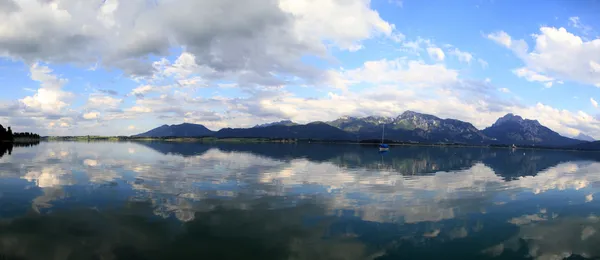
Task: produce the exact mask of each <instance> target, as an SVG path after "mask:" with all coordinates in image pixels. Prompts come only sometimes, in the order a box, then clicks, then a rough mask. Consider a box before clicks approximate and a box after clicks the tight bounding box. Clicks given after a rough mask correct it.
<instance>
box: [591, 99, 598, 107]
mask: <svg viewBox="0 0 600 260" xmlns="http://www.w3.org/2000/svg"><path fill="white" fill-rule="evenodd" d="M590 102H592V106H594V107H596V108H597V107H598V102H597V101H596V100H595V99H594V98H590Z"/></svg>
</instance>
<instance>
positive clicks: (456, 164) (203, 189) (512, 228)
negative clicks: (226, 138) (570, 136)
mask: <svg viewBox="0 0 600 260" xmlns="http://www.w3.org/2000/svg"><path fill="white" fill-rule="evenodd" d="M0 156H2V157H1V158H0V259H563V258H569V259H585V258H597V257H600V247H598V244H599V243H600V233H599V232H598V231H600V202H599V201H598V200H596V199H595V198H596V193H597V192H598V191H599V190H600V185H599V184H600V153H591V152H587V153H586V152H570V151H550V150H524V149H516V150H509V149H490V148H450V147H417V146H403V147H392V148H391V150H390V152H388V153H385V154H380V153H378V151H377V147H376V146H359V145H324V144H215V145H209V144H197V143H166V142H162V143H161V142H139V143H129V142H121V143H118V142H93V143H84V142H42V143H40V144H39V145H35V146H30V147H13V148H12V151H11V153H10V154H9V152H8V151H7V150H5V151H0ZM3 257H4V258H3Z"/></svg>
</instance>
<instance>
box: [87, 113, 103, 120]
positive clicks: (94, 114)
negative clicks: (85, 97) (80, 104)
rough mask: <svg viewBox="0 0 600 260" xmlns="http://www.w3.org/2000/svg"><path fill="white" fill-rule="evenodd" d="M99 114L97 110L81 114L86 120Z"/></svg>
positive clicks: (95, 117) (96, 117)
mask: <svg viewBox="0 0 600 260" xmlns="http://www.w3.org/2000/svg"><path fill="white" fill-rule="evenodd" d="M99 116H100V113H98V112H89V113H85V114H83V118H84V119H86V120H91V119H98V117H99Z"/></svg>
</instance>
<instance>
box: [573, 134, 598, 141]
mask: <svg viewBox="0 0 600 260" xmlns="http://www.w3.org/2000/svg"><path fill="white" fill-rule="evenodd" d="M573 139H577V140H581V141H588V142H594V141H596V139H594V138H593V137H591V136H589V135H586V134H584V133H579V134H578V135H577V136H575V137H573Z"/></svg>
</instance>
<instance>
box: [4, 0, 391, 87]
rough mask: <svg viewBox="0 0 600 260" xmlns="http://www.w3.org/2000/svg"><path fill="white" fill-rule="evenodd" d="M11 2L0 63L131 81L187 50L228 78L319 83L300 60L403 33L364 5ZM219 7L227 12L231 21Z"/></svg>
mask: <svg viewBox="0 0 600 260" xmlns="http://www.w3.org/2000/svg"><path fill="white" fill-rule="evenodd" d="M11 3H13V6H14V8H12V9H11V12H10V14H5V13H1V14H0V16H1V17H0V19H1V20H2V21H3V26H2V27H0V38H2V39H3V40H2V42H1V43H0V56H4V57H10V58H14V59H23V60H26V61H28V62H32V61H37V60H43V61H47V62H52V63H59V62H60V63H77V64H86V65H88V66H89V65H94V66H95V65H96V64H100V65H101V66H103V67H108V68H112V67H117V68H120V69H122V70H124V71H125V72H126V73H128V74H133V75H146V76H147V75H151V74H152V73H153V67H152V64H151V63H150V62H149V61H148V59H147V57H148V56H149V55H155V56H167V55H168V54H169V49H170V48H177V47H180V46H185V48H186V50H187V52H189V53H192V54H194V56H195V57H196V60H195V62H196V63H197V65H199V66H204V67H207V68H210V69H213V70H216V71H219V72H224V73H225V74H226V75H230V74H239V73H245V74H251V75H255V76H261V77H267V78H273V76H269V73H272V72H274V73H275V74H280V75H283V74H293V75H296V76H302V77H308V78H314V77H318V72H317V71H315V70H314V69H312V68H311V67H309V66H307V65H305V64H304V63H302V62H301V60H300V59H301V58H302V57H304V56H307V55H309V56H310V55H313V56H319V57H326V56H328V49H329V48H332V47H333V48H339V49H343V50H353V49H354V50H355V49H356V48H357V46H361V42H362V41H363V40H365V39H369V38H372V37H378V36H383V37H392V38H396V39H397V38H398V36H399V35H401V34H400V33H397V32H395V29H394V25H393V24H390V23H388V22H386V21H385V20H383V19H382V18H381V17H380V16H379V14H378V13H377V11H375V10H373V9H371V7H370V1H364V0H348V1H344V2H340V1H336V0H324V1H316V0H306V1H294V0H279V1H275V0H257V1H252V2H244V3H241V2H239V1H237V0H203V1H196V0H180V1H162V0H161V1H156V2H148V1H103V2H102V3H99V4H93V3H80V2H78V1H73V0H54V1H52V2H47V1H18V2H12V1H11ZM215 10H226V12H227V14H226V16H227V17H228V19H223V17H224V13H223V12H215ZM348 17H352V19H348ZM255 78H256V79H259V78H260V77H255Z"/></svg>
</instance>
